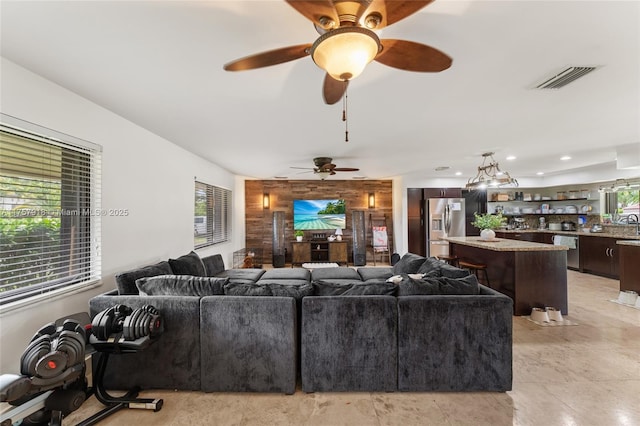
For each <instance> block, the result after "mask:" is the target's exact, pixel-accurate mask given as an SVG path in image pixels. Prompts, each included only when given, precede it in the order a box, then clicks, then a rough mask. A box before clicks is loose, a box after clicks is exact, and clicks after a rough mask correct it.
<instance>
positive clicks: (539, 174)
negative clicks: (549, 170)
mask: <svg viewBox="0 0 640 426" xmlns="http://www.w3.org/2000/svg"><path fill="white" fill-rule="evenodd" d="M536 174H537V175H538V176H541V175H543V174H544V172H538V173H536Z"/></svg>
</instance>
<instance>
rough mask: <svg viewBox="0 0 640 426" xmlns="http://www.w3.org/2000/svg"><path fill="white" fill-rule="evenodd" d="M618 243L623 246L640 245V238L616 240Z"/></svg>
mask: <svg viewBox="0 0 640 426" xmlns="http://www.w3.org/2000/svg"><path fill="white" fill-rule="evenodd" d="M616 244H619V245H621V246H634V247H640V239H638V240H620V241H616Z"/></svg>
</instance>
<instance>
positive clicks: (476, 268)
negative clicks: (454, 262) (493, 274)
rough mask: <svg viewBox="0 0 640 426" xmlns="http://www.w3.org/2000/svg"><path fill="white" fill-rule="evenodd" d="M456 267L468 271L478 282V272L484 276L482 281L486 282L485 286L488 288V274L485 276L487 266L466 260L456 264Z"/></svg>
mask: <svg viewBox="0 0 640 426" xmlns="http://www.w3.org/2000/svg"><path fill="white" fill-rule="evenodd" d="M458 267H459V268H462V269H468V270H469V271H470V272H471V273H472V274H474V275H475V276H476V277H477V278H478V280H480V275H478V273H479V272H480V271H482V272H483V274H484V280H485V281H486V285H487V286H489V274H487V265H485V264H484V263H477V262H471V261H468V260H460V261H459V262H458Z"/></svg>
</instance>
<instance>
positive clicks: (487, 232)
mask: <svg viewBox="0 0 640 426" xmlns="http://www.w3.org/2000/svg"><path fill="white" fill-rule="evenodd" d="M495 238H496V233H495V232H494V231H493V229H483V230H482V231H480V239H481V240H485V241H490V240H494V239H495Z"/></svg>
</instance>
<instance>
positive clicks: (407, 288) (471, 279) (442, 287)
mask: <svg viewBox="0 0 640 426" xmlns="http://www.w3.org/2000/svg"><path fill="white" fill-rule="evenodd" d="M478 293H479V287H478V279H477V278H476V276H475V275H468V276H466V277H464V278H447V277H439V278H436V277H424V278H422V279H413V278H411V277H409V276H408V275H406V276H403V279H402V281H401V282H400V284H399V285H398V295H399V296H412V295H461V294H470V295H475V294H478Z"/></svg>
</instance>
